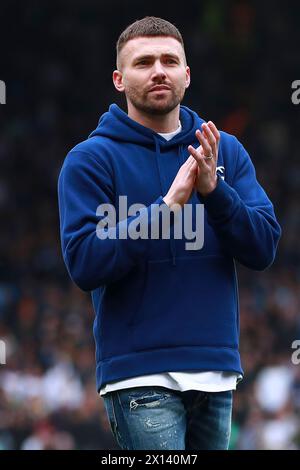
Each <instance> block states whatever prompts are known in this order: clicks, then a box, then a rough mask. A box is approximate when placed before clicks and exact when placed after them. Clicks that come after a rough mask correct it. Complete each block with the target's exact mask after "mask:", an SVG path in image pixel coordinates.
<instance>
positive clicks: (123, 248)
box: [58, 151, 168, 291]
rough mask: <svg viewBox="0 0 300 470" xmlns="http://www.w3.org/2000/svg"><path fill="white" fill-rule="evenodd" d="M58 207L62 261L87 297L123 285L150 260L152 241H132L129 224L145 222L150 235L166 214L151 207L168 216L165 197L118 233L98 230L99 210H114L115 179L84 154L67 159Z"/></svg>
mask: <svg viewBox="0 0 300 470" xmlns="http://www.w3.org/2000/svg"><path fill="white" fill-rule="evenodd" d="M58 202H59V217H60V235H61V245H62V253H63V259H64V262H65V264H66V267H67V270H68V272H69V275H70V277H71V279H72V280H73V281H74V282H75V283H76V284H77V285H78V287H80V288H81V289H82V290H85V291H91V290H94V289H96V288H98V287H100V286H101V285H103V284H107V283H109V282H113V281H116V280H118V279H121V278H122V277H123V276H124V275H125V274H127V273H128V272H129V271H130V269H131V268H133V267H134V266H135V265H136V264H137V263H138V262H141V261H143V260H145V258H146V257H147V251H148V245H149V243H147V242H148V240H147V239H143V238H137V239H133V237H131V236H129V235H130V230H131V229H130V224H131V222H132V221H135V223H134V225H135V226H136V225H138V223H139V222H141V221H142V220H143V223H144V224H145V223H147V224H148V230H151V228H149V226H151V224H155V223H157V222H158V223H160V220H161V213H160V212H159V211H153V212H152V210H151V209H152V206H153V205H154V204H155V205H156V207H158V206H161V205H163V206H164V209H166V208H167V210H168V206H167V205H166V204H165V203H164V201H163V198H162V196H160V197H159V198H158V199H157V200H156V201H154V203H153V204H151V205H150V206H149V207H146V208H142V209H141V210H140V211H139V212H138V213H137V215H134V216H131V217H128V218H127V219H124V220H122V221H120V222H119V223H117V224H116V225H115V227H114V228H108V229H107V228H105V227H104V228H99V221H100V218H99V216H98V215H97V208H98V207H99V205H101V204H109V205H111V206H112V207H114V189H113V177H112V175H111V174H110V169H109V168H108V167H107V165H105V164H103V163H102V162H100V161H98V160H97V159H96V158H94V157H93V156H91V155H90V154H89V153H87V152H86V153H84V152H81V151H72V152H70V153H69V154H68V156H67V157H66V160H65V162H64V165H63V167H62V169H61V172H60V175H59V179H58ZM144 226H145V225H144ZM105 231H106V233H105ZM113 231H114V232H113ZM108 232H110V233H108ZM121 232H122V235H121V237H120V234H121Z"/></svg>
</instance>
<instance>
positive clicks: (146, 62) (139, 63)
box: [136, 60, 148, 65]
mask: <svg viewBox="0 0 300 470" xmlns="http://www.w3.org/2000/svg"><path fill="white" fill-rule="evenodd" d="M147 64H148V61H147V60H140V61H139V62H137V64H136V65H147Z"/></svg>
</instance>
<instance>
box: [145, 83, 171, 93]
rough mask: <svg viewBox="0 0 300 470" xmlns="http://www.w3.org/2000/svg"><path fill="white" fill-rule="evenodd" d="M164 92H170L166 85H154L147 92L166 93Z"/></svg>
mask: <svg viewBox="0 0 300 470" xmlns="http://www.w3.org/2000/svg"><path fill="white" fill-rule="evenodd" d="M166 90H170V87H168V86H167V85H155V86H153V87H152V88H150V90H149V92H151V91H166Z"/></svg>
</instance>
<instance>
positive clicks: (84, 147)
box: [58, 104, 281, 390]
mask: <svg viewBox="0 0 300 470" xmlns="http://www.w3.org/2000/svg"><path fill="white" fill-rule="evenodd" d="M180 121H181V125H182V131H181V132H180V133H178V134H177V135H176V136H175V137H174V138H173V139H171V140H169V141H166V140H165V139H164V138H163V137H161V136H160V135H159V134H157V133H156V132H154V131H153V130H151V129H148V128H146V127H144V126H142V125H141V124H139V123H137V122H135V121H133V120H132V119H130V118H129V117H128V115H127V114H126V113H125V112H123V111H122V110H121V109H120V108H119V107H118V106H117V105H116V104H113V105H111V106H110V108H109V111H108V112H106V113H104V114H103V115H102V116H101V118H100V120H99V124H98V127H97V129H96V130H95V131H93V132H92V133H91V135H90V136H89V138H88V139H87V140H85V141H83V142H81V143H79V144H78V145H76V146H75V147H74V148H73V149H72V150H71V151H70V152H69V153H68V155H67V157H66V159H65V161H64V163H63V166H62V169H61V172H60V176H59V181H58V193H59V212H60V230H61V243H62V252H63V258H64V261H65V264H66V266H67V269H68V272H69V275H70V277H71V278H72V280H73V281H74V282H75V283H76V284H77V285H78V286H79V287H80V288H81V289H83V290H84V291H91V295H92V301H93V306H94V310H95V314H96V316H95V321H94V329H93V330H94V337H95V342H96V362H97V370H96V378H97V388H98V390H100V388H101V387H102V386H104V385H105V384H106V383H109V382H112V381H116V380H122V379H125V378H130V377H136V376H141V375H145V374H153V373H159V372H167V371H168V372H172V371H192V370H194V371H213V370H217V371H230V372H237V373H240V374H243V370H242V367H241V363H240V356H239V351H238V341H239V304H238V290H237V278H236V270H235V260H237V261H239V262H240V263H241V264H243V265H244V266H247V267H248V268H250V269H255V270H264V269H266V268H267V267H268V266H269V265H270V264H271V263H272V262H273V260H274V256H275V252H276V248H277V244H278V240H279V237H280V234H281V230H280V227H279V225H278V223H277V221H276V218H275V215H274V211H273V206H272V203H271V202H270V200H269V199H268V197H267V195H266V193H265V191H264V190H263V189H262V187H261V186H260V185H259V183H258V182H257V180H256V176H255V170H254V167H253V164H252V162H251V160H250V157H249V155H248V153H247V152H246V150H245V149H244V147H243V146H242V145H241V143H240V142H239V141H238V140H237V139H236V138H235V137H233V136H232V135H229V134H227V133H225V132H221V139H220V147H219V156H218V164H217V166H218V170H217V173H218V184H217V187H216V189H215V190H214V191H213V192H212V193H210V194H209V195H208V196H207V197H206V198H205V199H202V198H201V196H200V195H199V194H198V193H197V192H195V191H194V192H193V193H192V195H191V198H190V200H189V201H188V203H189V204H191V205H192V208H193V217H195V205H196V204H200V203H203V204H204V208H205V210H204V245H203V247H202V248H201V249H199V250H187V249H186V241H187V240H186V239H185V238H184V237H183V238H182V239H176V238H175V237H174V233H173V232H174V226H173V227H171V238H170V239H169V240H168V239H162V237H160V238H159V239H158V240H153V239H145V238H142V237H141V238H137V239H135V240H134V239H131V238H130V237H127V238H125V237H122V238H121V237H119V234H120V233H121V231H122V232H124V230H125V232H126V233H128V230H129V227H130V224H131V222H132V221H135V222H138V221H139V218H141V217H144V219H143V220H145V216H147V218H146V220H148V228H149V233H150V229H151V225H152V224H154V223H157V222H158V220H157V219H158V218H159V217H160V216H159V215H158V216H157V214H156V215H155V213H154V212H153V211H152V209H153V205H154V204H158V205H162V204H163V205H165V204H164V201H163V197H164V196H165V195H166V194H167V192H168V190H169V188H170V186H171V184H172V182H173V180H174V178H175V176H176V174H177V172H178V170H179V168H180V166H181V165H182V164H183V163H184V162H185V161H186V159H187V158H188V156H189V153H188V150H187V147H188V145H189V144H192V145H194V146H195V147H197V146H198V145H199V143H198V141H197V139H196V137H195V131H196V129H199V128H201V124H202V123H203V122H204V121H203V120H202V119H200V118H199V116H198V115H197V114H196V113H195V112H193V111H191V110H190V109H189V108H187V107H185V106H181V107H180ZM121 195H122V196H124V195H126V196H127V198H128V206H130V205H131V204H134V203H142V204H144V205H145V206H146V207H145V208H144V209H142V210H141V211H140V212H139V213H137V214H136V215H132V216H130V217H128V218H122V220H121V219H118V220H117V224H116V237H115V238H114V239H113V238H111V237H110V238H106V239H100V238H99V236H97V224H98V223H99V220H100V217H99V216H98V215H97V208H98V206H99V205H100V204H104V203H108V204H112V205H113V206H114V207H115V208H116V209H118V204H119V196H121ZM165 207H166V205H165ZM117 215H118V211H117ZM173 222H174V221H173ZM103 230H104V229H103ZM172 230H173V231H172Z"/></svg>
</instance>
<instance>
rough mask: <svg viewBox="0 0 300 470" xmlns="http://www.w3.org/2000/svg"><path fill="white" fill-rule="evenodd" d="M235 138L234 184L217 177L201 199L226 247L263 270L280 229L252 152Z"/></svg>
mask: <svg viewBox="0 0 300 470" xmlns="http://www.w3.org/2000/svg"><path fill="white" fill-rule="evenodd" d="M235 140H236V141H237V143H238V148H237V163H236V170H235V176H234V180H233V183H232V186H230V185H229V184H228V183H226V182H225V181H224V180H223V179H222V178H220V176H218V183H217V187H216V188H215V189H214V191H212V193H210V194H209V195H208V196H207V197H206V198H202V197H201V196H199V199H200V200H201V202H202V203H204V205H205V209H206V211H207V215H208V223H209V224H210V225H211V226H212V227H213V228H214V229H215V231H216V233H217V235H218V238H219V239H220V242H221V244H222V246H223V248H224V250H225V251H226V252H227V253H228V254H229V255H231V256H233V257H234V258H235V259H236V260H237V261H239V262H240V263H241V264H243V265H244V266H246V267H248V268H251V269H254V270H264V269H266V268H267V267H268V266H269V265H270V264H272V262H273V261H274V258H275V254H276V249H277V245H278V241H279V238H280V236H281V229H280V226H279V224H278V222H277V220H276V217H275V214H274V209H273V205H272V203H271V201H270V200H269V198H268V197H267V195H266V193H265V191H264V190H263V188H262V187H261V186H260V184H259V183H258V181H257V179H256V174H255V169H254V166H253V163H252V161H251V159H250V157H249V154H248V153H247V151H246V150H245V148H244V147H243V146H242V144H241V143H240V142H239V141H238V140H237V139H235Z"/></svg>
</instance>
